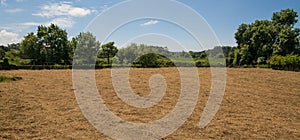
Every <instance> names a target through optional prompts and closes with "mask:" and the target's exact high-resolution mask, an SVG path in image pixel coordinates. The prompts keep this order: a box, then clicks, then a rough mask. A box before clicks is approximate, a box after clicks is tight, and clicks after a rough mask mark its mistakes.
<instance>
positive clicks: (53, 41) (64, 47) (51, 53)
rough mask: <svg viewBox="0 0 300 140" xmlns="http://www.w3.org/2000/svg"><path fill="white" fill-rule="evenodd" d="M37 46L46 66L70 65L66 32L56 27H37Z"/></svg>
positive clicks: (53, 25) (52, 25)
mask: <svg viewBox="0 0 300 140" xmlns="http://www.w3.org/2000/svg"><path fill="white" fill-rule="evenodd" d="M37 37H38V39H39V40H38V44H39V46H40V47H41V53H42V55H44V56H43V59H44V61H46V63H47V64H49V63H51V64H70V61H71V58H70V56H69V53H68V51H69V49H70V48H69V47H70V46H69V45H68V37H67V32H66V31H65V30H63V29H60V28H59V27H58V26H57V25H55V24H51V25H50V26H48V27H46V26H43V25H41V26H38V32H37Z"/></svg>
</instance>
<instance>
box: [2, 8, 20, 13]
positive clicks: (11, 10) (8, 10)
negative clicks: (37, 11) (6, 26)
mask: <svg viewBox="0 0 300 140" xmlns="http://www.w3.org/2000/svg"><path fill="white" fill-rule="evenodd" d="M22 11H23V9H19V8H16V9H6V10H5V12H7V13H11V14H14V13H18V12H22Z"/></svg>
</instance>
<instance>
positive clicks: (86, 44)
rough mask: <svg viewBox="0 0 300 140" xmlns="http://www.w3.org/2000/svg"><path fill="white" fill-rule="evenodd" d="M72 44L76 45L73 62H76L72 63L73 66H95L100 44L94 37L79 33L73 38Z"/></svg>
mask: <svg viewBox="0 0 300 140" xmlns="http://www.w3.org/2000/svg"><path fill="white" fill-rule="evenodd" d="M72 43H73V44H75V45H76V46H75V49H76V51H75V53H74V58H75V59H74V60H76V62H73V63H74V64H76V65H83V64H95V61H96V55H97V52H98V50H99V48H100V42H99V41H97V40H96V37H95V36H93V34H92V33H90V32H87V33H80V34H79V35H78V36H76V37H75V38H73V41H72Z"/></svg>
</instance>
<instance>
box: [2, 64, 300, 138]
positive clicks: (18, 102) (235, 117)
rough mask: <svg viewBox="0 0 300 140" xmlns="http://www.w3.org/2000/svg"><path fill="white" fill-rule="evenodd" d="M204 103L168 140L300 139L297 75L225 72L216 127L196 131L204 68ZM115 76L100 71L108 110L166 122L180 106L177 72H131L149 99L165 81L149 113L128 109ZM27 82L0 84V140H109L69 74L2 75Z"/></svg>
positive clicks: (134, 82) (141, 119) (99, 82)
mask: <svg viewBox="0 0 300 140" xmlns="http://www.w3.org/2000/svg"><path fill="white" fill-rule="evenodd" d="M198 71H199V77H200V80H201V81H200V82H201V88H200V96H199V100H198V103H197V105H196V108H195V109H194V112H193V113H192V115H191V116H190V117H189V119H188V120H187V121H186V122H185V123H184V125H183V126H181V127H180V128H179V129H178V130H177V131H175V132H174V133H173V134H171V135H169V136H168V137H166V139H244V138H246V139H248V138H250V139H256V138H266V139H300V73H299V72H288V71H274V70H271V69H256V68H253V69H247V68H243V69H237V68H228V69H227V85H226V91H225V96H224V98H223V101H222V104H221V107H220V109H219V111H218V113H217V114H216V116H215V117H214V119H213V120H212V121H211V122H210V123H209V124H208V125H207V126H206V128H203V129H201V128H199V127H198V124H199V120H200V116H201V113H202V111H203V109H204V106H205V104H206V102H207V99H208V95H209V92H210V80H211V79H210V69H209V68H199V69H198ZM110 72H111V70H110V69H102V70H97V71H96V78H97V87H98V89H99V91H100V92H101V95H102V98H103V99H104V101H105V102H106V105H107V107H108V108H109V109H110V110H111V111H112V112H113V113H115V114H116V115H117V116H119V117H121V118H122V119H124V120H128V121H133V122H149V121H152V120H157V119H160V118H162V117H163V116H164V115H166V114H167V113H169V112H170V111H171V110H172V108H173V107H174V106H175V104H176V102H177V99H178V97H179V94H180V80H179V73H178V71H177V69H176V68H158V69H138V68H134V69H131V71H130V83H131V86H132V88H133V90H134V92H135V93H137V94H138V95H141V96H145V95H147V94H149V93H150V88H149V87H148V86H149V78H150V77H151V75H152V74H161V75H163V76H164V77H165V79H166V83H167V85H168V87H167V93H166V95H165V96H164V97H163V98H162V101H161V102H160V103H159V104H157V105H155V106H153V107H151V108H147V109H140V108H134V107H131V106H129V105H126V104H125V103H123V102H122V101H121V100H120V99H119V98H118V96H117V95H116V94H115V92H114V89H113V86H112V80H111V73H110ZM1 74H2V75H10V76H20V77H22V80H19V81H11V82H4V83H0V139H110V138H109V137H107V136H105V135H104V134H102V133H101V132H98V131H97V130H96V129H95V128H94V127H93V126H92V125H91V124H90V123H89V122H88V121H87V120H86V119H85V117H84V116H83V114H82V113H81V110H80V109H79V107H78V105H77V102H76V98H75V94H74V92H73V91H74V89H73V87H72V71H71V70H39V71H34V70H17V71H0V75H1Z"/></svg>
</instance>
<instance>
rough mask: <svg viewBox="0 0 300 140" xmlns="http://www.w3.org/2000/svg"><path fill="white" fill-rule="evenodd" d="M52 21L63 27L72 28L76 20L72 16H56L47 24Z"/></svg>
mask: <svg viewBox="0 0 300 140" xmlns="http://www.w3.org/2000/svg"><path fill="white" fill-rule="evenodd" d="M51 23H53V24H56V25H57V26H59V27H62V28H71V27H73V25H74V24H75V22H74V21H73V20H72V19H71V18H55V19H53V20H52V21H51V22H49V23H47V24H46V25H50V24H51Z"/></svg>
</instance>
